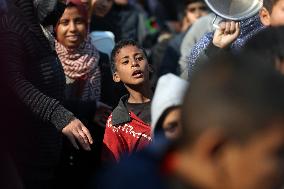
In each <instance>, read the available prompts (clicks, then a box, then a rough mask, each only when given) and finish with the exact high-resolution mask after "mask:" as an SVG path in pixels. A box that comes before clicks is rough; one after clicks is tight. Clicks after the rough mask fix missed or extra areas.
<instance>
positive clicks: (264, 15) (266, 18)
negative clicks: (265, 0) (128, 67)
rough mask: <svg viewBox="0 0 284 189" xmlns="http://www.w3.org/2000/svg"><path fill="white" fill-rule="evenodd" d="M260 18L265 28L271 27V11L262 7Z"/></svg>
mask: <svg viewBox="0 0 284 189" xmlns="http://www.w3.org/2000/svg"><path fill="white" fill-rule="evenodd" d="M259 17H260V21H261V23H262V24H263V25H264V26H270V13H269V11H268V10H267V9H266V8H265V7H262V8H261V9H260V11H259Z"/></svg>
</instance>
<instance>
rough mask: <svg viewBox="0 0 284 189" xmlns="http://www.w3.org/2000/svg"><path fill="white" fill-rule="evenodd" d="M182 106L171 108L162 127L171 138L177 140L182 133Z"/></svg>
mask: <svg viewBox="0 0 284 189" xmlns="http://www.w3.org/2000/svg"><path fill="white" fill-rule="evenodd" d="M180 113H181V109H180V107H177V108H174V109H171V110H170V111H169V112H168V114H167V115H166V117H165V118H164V121H163V124H162V127H163V131H164V134H165V136H166V138H167V139H169V140H176V139H177V138H178V137H179V135H180V133H181V123H180Z"/></svg>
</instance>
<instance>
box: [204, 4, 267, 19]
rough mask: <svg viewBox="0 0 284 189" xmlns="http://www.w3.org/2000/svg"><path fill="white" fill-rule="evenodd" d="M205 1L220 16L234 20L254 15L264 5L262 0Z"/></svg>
mask: <svg viewBox="0 0 284 189" xmlns="http://www.w3.org/2000/svg"><path fill="white" fill-rule="evenodd" d="M205 2H206V4H207V5H208V7H209V8H210V9H211V10H212V11H213V12H214V13H215V14H217V15H218V16H220V17H222V18H224V19H227V20H234V21H240V20H243V19H246V18H250V17H252V16H253V15H255V14H256V13H257V12H258V11H259V10H260V8H261V7H262V5H263V1H262V0H205Z"/></svg>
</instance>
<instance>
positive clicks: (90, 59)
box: [55, 37, 101, 100]
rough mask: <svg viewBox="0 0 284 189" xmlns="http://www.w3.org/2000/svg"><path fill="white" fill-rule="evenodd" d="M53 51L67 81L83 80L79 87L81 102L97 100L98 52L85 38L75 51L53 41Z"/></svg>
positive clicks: (98, 96)
mask: <svg viewBox="0 0 284 189" xmlns="http://www.w3.org/2000/svg"><path fill="white" fill-rule="evenodd" d="M55 49H56V52H57V54H58V57H59V59H60V61H61V64H62V66H63V69H64V73H65V75H66V77H67V81H68V80H83V81H84V86H82V87H80V88H81V89H80V92H79V93H80V97H81V99H82V100H99V98H100V91H101V90H100V88H101V72H100V69H99V65H98V63H99V52H98V50H97V49H96V48H95V46H94V45H93V44H92V42H91V38H89V37H88V38H87V40H86V41H84V42H83V43H82V44H81V45H80V46H79V47H78V48H77V49H67V48H66V47H64V46H63V45H62V44H60V43H59V42H58V41H55Z"/></svg>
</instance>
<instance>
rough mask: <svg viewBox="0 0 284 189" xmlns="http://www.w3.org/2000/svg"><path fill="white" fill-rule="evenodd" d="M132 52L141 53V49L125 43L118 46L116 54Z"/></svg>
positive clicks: (129, 53)
mask: <svg viewBox="0 0 284 189" xmlns="http://www.w3.org/2000/svg"><path fill="white" fill-rule="evenodd" d="M133 53H143V51H142V49H140V48H139V47H137V46H135V45H126V46H124V47H122V48H120V49H119V50H118V51H117V53H116V56H118V55H127V54H128V55H131V54H133Z"/></svg>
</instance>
